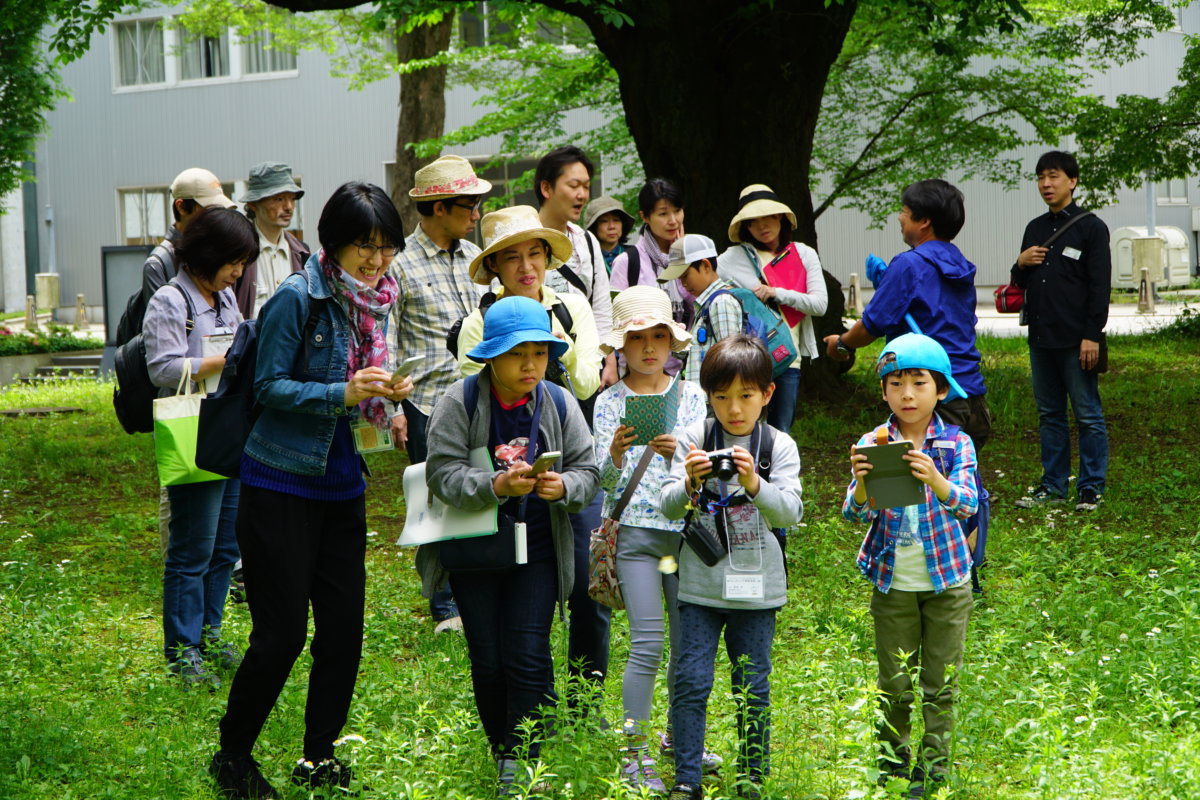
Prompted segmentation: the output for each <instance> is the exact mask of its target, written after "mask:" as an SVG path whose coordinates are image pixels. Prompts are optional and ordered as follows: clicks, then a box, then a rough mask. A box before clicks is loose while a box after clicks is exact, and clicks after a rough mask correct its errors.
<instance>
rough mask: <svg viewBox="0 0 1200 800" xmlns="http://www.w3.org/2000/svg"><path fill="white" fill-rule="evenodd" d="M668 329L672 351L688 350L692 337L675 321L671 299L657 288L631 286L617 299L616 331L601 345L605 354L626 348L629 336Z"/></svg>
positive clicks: (614, 319)
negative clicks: (661, 327)
mask: <svg viewBox="0 0 1200 800" xmlns="http://www.w3.org/2000/svg"><path fill="white" fill-rule="evenodd" d="M658 325H666V326H667V328H668V329H669V330H670V331H671V349H672V350H675V351H679V350H686V349H687V346H688V345H689V344H691V341H692V335H691V334H690V333H688V331H687V329H686V328H684V327H683V325H681V324H680V323H678V322H676V321H675V320H674V319H672V318H671V298H670V297H669V296H668V295H667V293H666V292H664V291H663V290H662V289H659V288H657V287H655V286H645V285H638V286H630V287H629V288H628V289H625V290H623V291H622V292H621V293H620V294H618V295H617V296H616V297H614V298H613V301H612V330H611V331H609V333H608V336H607V337H605V339H604V341H603V342H601V343H600V349H601V350H603V351H604V352H605V354H608V353H611V352H612V351H613V350H617V349H619V348H622V347H624V346H625V334H626V333H628V332H629V331H644V330H646V329H648V328H653V327H656V326H658Z"/></svg>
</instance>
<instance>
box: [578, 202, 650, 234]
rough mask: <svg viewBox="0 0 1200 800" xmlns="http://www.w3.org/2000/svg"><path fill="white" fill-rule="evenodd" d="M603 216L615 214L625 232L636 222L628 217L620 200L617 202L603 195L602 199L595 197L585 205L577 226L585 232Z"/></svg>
mask: <svg viewBox="0 0 1200 800" xmlns="http://www.w3.org/2000/svg"><path fill="white" fill-rule="evenodd" d="M605 214H616V215H617V216H618V217H620V218H621V222H622V225H623V230H626V231H627V230H630V229H631V228H632V227H633V226H634V225H635V224H637V220H635V219H634V218H633V217H632V216H630V214H629V212H628V211H626V210H625V206H623V205H621V201H620V200H617V199H616V198H615V197H609V196H607V195H605V196H603V197H597V198H596V199H595V200H593V201H592V202H590V203H588V204H587V207H586V208H584V209H583V219H582V220H581V221H580V223H579V226H580V227H581V228H583V229H584V230H585V231H586V230H589V229H591V227H592V225H593V224H594V223H595V222H596V220H598V219H600V218H601V217H603V216H604V215H605Z"/></svg>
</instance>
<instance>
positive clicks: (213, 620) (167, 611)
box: [163, 479, 241, 661]
mask: <svg viewBox="0 0 1200 800" xmlns="http://www.w3.org/2000/svg"><path fill="white" fill-rule="evenodd" d="M240 492H241V483H240V482H239V481H237V480H233V479H229V480H219V481H205V482H203V483H187V484H182V485H180V486H168V487H167V495H168V497H170V504H171V521H170V539H169V541H168V542H167V557H166V564H165V566H164V568H163V652H164V653H165V655H166V657H167V660H168V661H174V660H175V659H176V658H177V657H178V656H179V652H180V650H182V649H185V648H188V647H200V646H201V644H202V642H201V638H202V637H209V638H212V639H216V638H219V637H220V635H221V620H222V619H223V617H224V614H225V598H226V595H228V594H229V578H230V576H231V575H232V573H233V565H234V563H235V562H236V561H237V560H238V557H239V551H238V543H237V533H236V531H235V529H234V524H235V522H236V521H237V510H238V497H239V494H240Z"/></svg>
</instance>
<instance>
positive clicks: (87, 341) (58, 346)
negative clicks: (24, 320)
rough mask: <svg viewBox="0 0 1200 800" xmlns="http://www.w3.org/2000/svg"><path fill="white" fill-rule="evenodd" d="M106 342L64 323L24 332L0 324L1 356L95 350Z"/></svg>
mask: <svg viewBox="0 0 1200 800" xmlns="http://www.w3.org/2000/svg"><path fill="white" fill-rule="evenodd" d="M103 346H104V342H102V341H100V340H99V339H93V338H91V337H80V336H76V335H74V334H73V333H71V331H70V329H68V328H66V327H64V326H62V325H53V324H51V325H47V326H46V330H45V331H44V332H42V331H39V332H37V333H32V334H24V333H19V332H15V331H13V330H12V329H11V328H8V327H7V326H4V325H0V356H27V355H32V354H33V353H62V352H65V351H67V350H95V349H96V348H99V347H103Z"/></svg>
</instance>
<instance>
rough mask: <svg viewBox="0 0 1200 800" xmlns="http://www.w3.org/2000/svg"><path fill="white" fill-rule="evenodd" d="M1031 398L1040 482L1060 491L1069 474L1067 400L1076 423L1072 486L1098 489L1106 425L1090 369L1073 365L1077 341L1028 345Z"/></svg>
mask: <svg viewBox="0 0 1200 800" xmlns="http://www.w3.org/2000/svg"><path fill="white" fill-rule="evenodd" d="M1029 368H1030V372H1031V373H1032V376H1033V399H1034V402H1035V403H1036V404H1037V410H1038V425H1039V431H1040V433H1041V443H1042V483H1041V485H1042V486H1044V487H1046V489H1048V490H1049V491H1050V493H1051V494H1053V495H1055V496H1057V497H1066V495H1067V489H1068V481H1069V479H1070V475H1071V432H1070V428H1069V427H1068V426H1067V400H1068V398H1069V399H1070V401H1071V409H1072V411H1074V413H1075V423H1076V425H1077V426H1078V428H1079V477H1078V479H1077V481H1076V487H1075V488H1076V492H1081V491H1083V490H1084V489H1091V490H1093V491H1095V492H1096V494H1098V495H1100V494H1103V493H1104V482H1105V476H1106V474H1107V472H1108V428H1107V426H1106V424H1105V422H1104V409H1103V407H1102V406H1101V404H1100V386H1099V380H1098V379H1097V376H1096V374H1095V373H1087V372H1084V371H1083V368H1082V367H1081V366H1080V365H1079V347H1077V346H1076V347H1034V346H1033V345H1030V347H1029Z"/></svg>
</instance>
